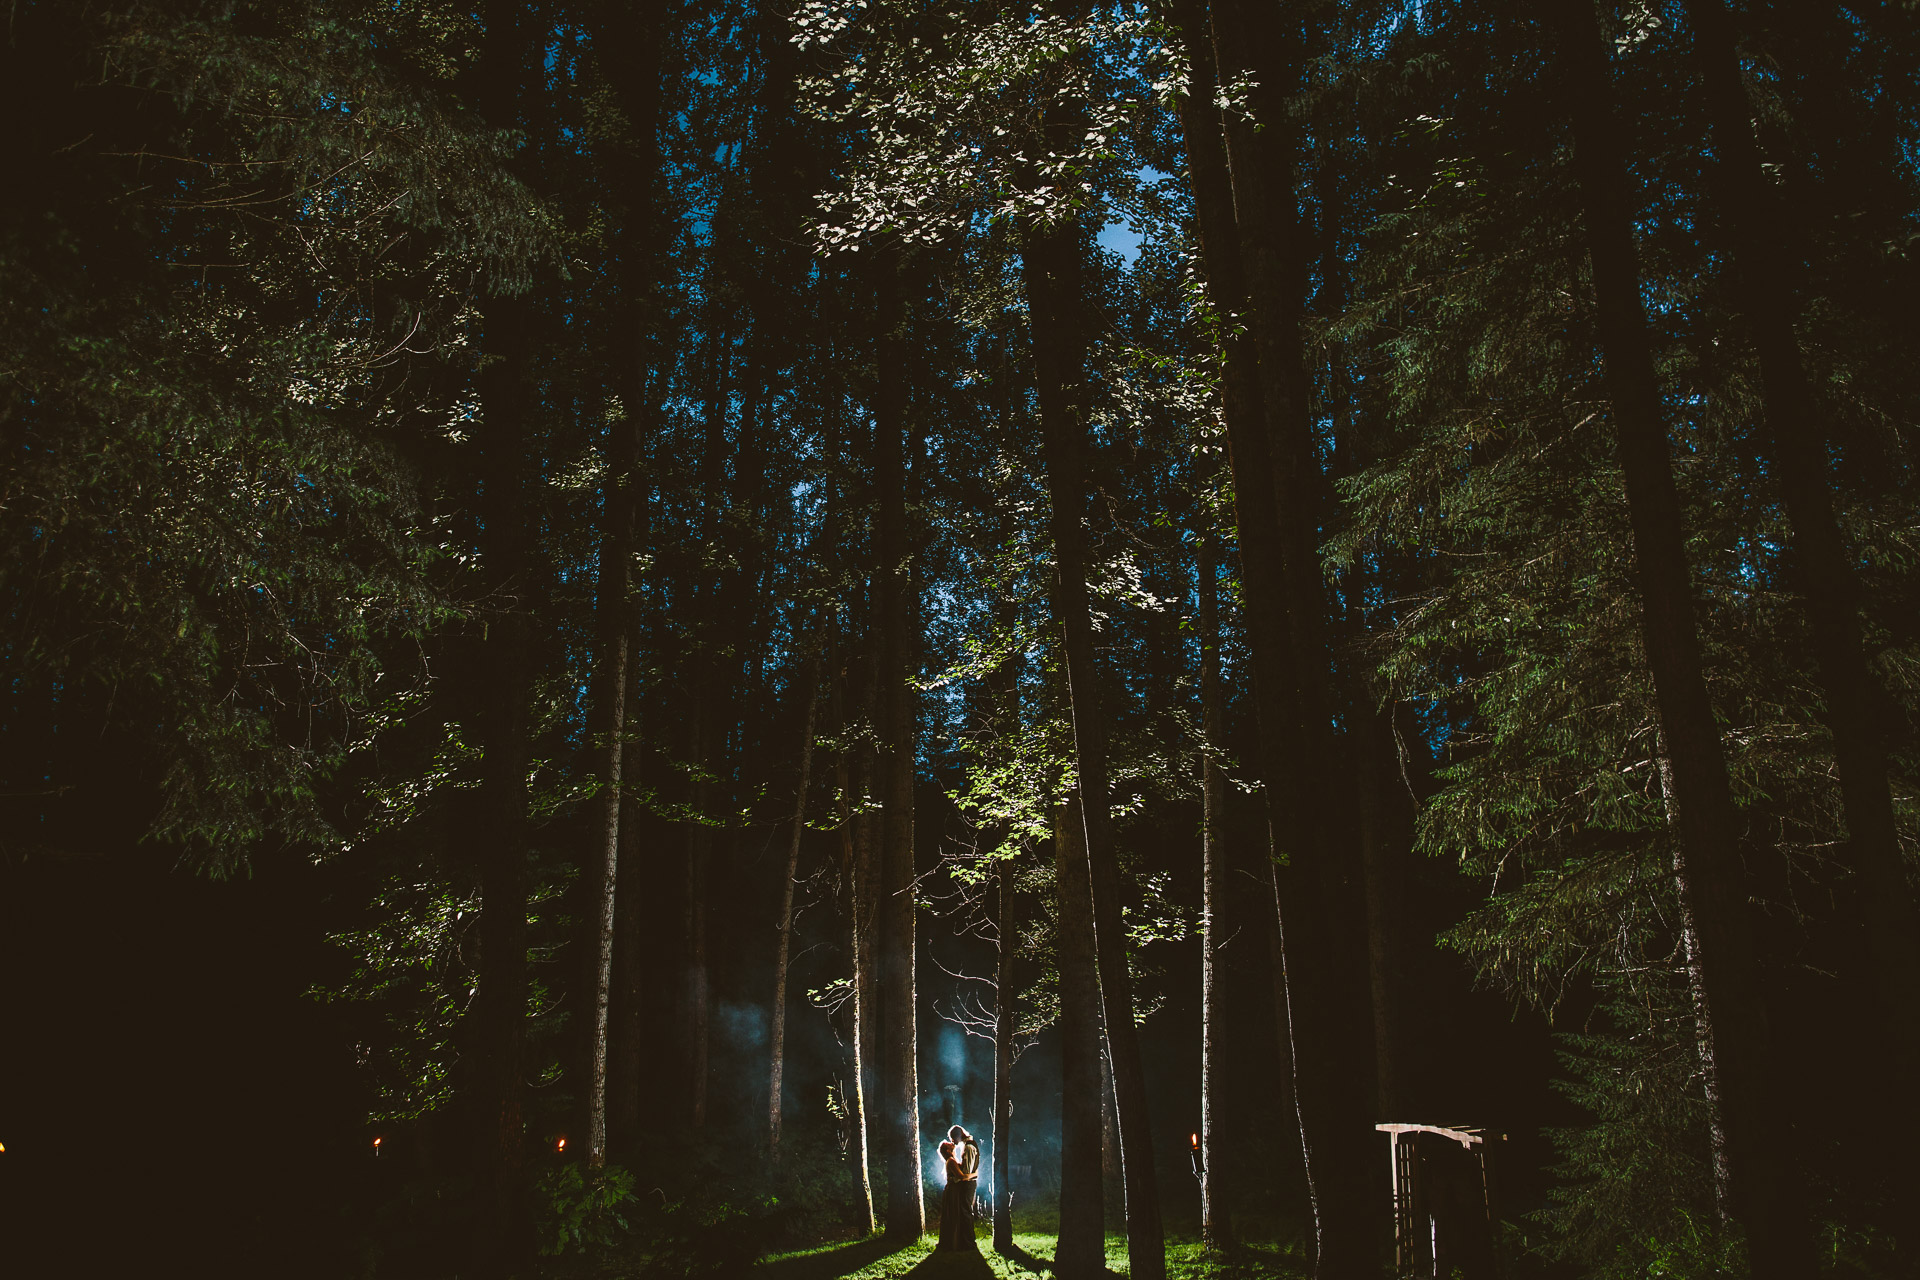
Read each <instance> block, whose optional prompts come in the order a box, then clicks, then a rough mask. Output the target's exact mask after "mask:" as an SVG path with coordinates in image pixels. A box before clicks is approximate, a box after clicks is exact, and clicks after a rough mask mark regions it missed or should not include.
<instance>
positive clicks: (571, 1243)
mask: <svg viewBox="0 0 1920 1280" xmlns="http://www.w3.org/2000/svg"><path fill="white" fill-rule="evenodd" d="M534 1188H535V1193H536V1197H537V1200H538V1204H539V1211H538V1215H537V1217H536V1219H535V1224H536V1229H537V1230H538V1231H539V1233H540V1252H541V1253H543V1254H545V1255H547V1256H548V1257H553V1256H556V1255H559V1254H563V1253H566V1252H568V1251H569V1250H573V1249H594V1248H599V1247H603V1246H606V1245H610V1244H612V1243H613V1242H614V1241H615V1240H617V1239H618V1238H619V1233H621V1232H624V1231H625V1230H626V1228H627V1218H628V1216H629V1215H630V1214H631V1212H632V1210H631V1209H630V1208H629V1206H631V1205H632V1204H634V1202H635V1200H634V1191H633V1188H634V1179H633V1175H632V1174H631V1173H629V1172H628V1171H627V1170H625V1169H622V1168H621V1167H620V1166H619V1165H608V1166H607V1167H606V1168H604V1169H602V1170H600V1171H599V1172H598V1173H589V1172H587V1171H586V1169H585V1168H584V1167H583V1166H581V1165H580V1164H579V1163H578V1162H576V1161H568V1162H567V1163H565V1164H562V1165H560V1166H559V1167H558V1168H553V1169H547V1170H543V1171H542V1172H541V1173H540V1175H539V1177H538V1178H537V1179H536V1180H535V1183H534Z"/></svg>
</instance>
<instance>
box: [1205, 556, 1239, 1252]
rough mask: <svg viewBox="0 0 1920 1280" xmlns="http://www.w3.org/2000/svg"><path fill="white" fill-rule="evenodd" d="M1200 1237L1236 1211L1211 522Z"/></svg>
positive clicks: (1216, 1241)
mask: <svg viewBox="0 0 1920 1280" xmlns="http://www.w3.org/2000/svg"><path fill="white" fill-rule="evenodd" d="M1198 568H1199V579H1200V722H1201V732H1202V733H1203V735H1204V736H1205V739H1206V740H1205V742H1203V743H1202V744H1201V755H1200V801H1201V810H1200V860H1201V874H1200V880H1201V905H1200V1239H1201V1242H1202V1243H1203V1244H1204V1245H1205V1246H1206V1247H1207V1248H1209V1249H1222V1248H1225V1247H1226V1246H1227V1245H1230V1244H1232V1243H1233V1219H1232V1216H1231V1215H1230V1214H1229V1213H1228V1211H1227V1207H1226V1206H1225V1205H1224V1204H1222V1203H1221V1202H1220V1196H1219V1190H1220V1188H1219V1184H1218V1183H1216V1182H1215V1181H1214V1170H1215V1169H1216V1168H1218V1167H1219V1157H1220V1154H1221V1148H1222V1146H1223V1145H1224V1144H1223V1142H1222V1138H1223V1137H1224V1136H1225V1135H1223V1134H1222V1133H1221V1132H1220V1131H1219V1129H1218V1128H1217V1127H1216V1126H1215V1123H1214V1121H1215V1109H1216V1108H1217V1107H1218V1106H1219V1104H1220V1103H1221V1102H1222V1101H1223V1100H1224V1089H1223V1077H1224V1075H1225V1067H1226V1063H1225V1062H1224V1061H1223V1056H1224V1055H1223V1053H1222V1050H1223V1048H1224V1046H1225V1036H1224V1035H1223V1030H1224V1026H1225V1024H1224V1022H1223V1020H1222V1019H1223V1016H1224V1014H1225V1012H1226V1009H1225V1000H1224V996H1225V992H1224V990H1223V984H1222V982H1221V961H1220V949H1221V948H1222V947H1223V946H1224V945H1225V944H1226V937H1227V936H1231V935H1230V934H1228V933H1227V931H1226V930H1224V929H1223V928H1222V927H1221V926H1222V923H1223V919H1222V918H1223V917H1224V916H1225V914H1226V909H1227V901H1228V897H1229V894H1228V886H1227V875H1228V855H1227V775H1226V771H1225V770H1223V769H1222V768H1221V767H1220V761H1219V757H1218V755H1217V754H1216V753H1217V752H1219V751H1220V750H1221V749H1222V747H1223V746H1224V745H1225V743H1226V737H1227V709H1226V694H1225V690H1224V689H1222V687H1221V683H1220V593H1219V589H1218V583H1217V581H1216V577H1215V573H1216V549H1215V547H1214V541H1213V534H1212V531H1211V530H1208V529H1203V530H1202V531H1201V534H1200V557H1199V566H1198Z"/></svg>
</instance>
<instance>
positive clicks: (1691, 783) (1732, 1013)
mask: <svg viewBox="0 0 1920 1280" xmlns="http://www.w3.org/2000/svg"><path fill="white" fill-rule="evenodd" d="M1563 13H1564V21H1563V23H1562V24H1561V34H1562V39H1563V42H1564V54H1563V57H1564V63H1565V67H1566V71H1567V73H1568V77H1569V86H1568V87H1569V97H1570V99H1571V103H1572V111H1573V125H1574V166H1575V171H1576V173H1577V175H1578V178H1579V182H1580V189H1581V193H1582V195H1583V197H1584V200H1585V206H1586V229H1587V243H1588V250H1589V253H1590V254H1591V256H1592V262H1593V281H1594V291H1595V294H1596V297H1597V300H1598V303H1599V320H1600V344H1601V349H1602V353H1603V356H1604V359H1605V370H1606V380H1607V387H1608V392H1609V395H1610V398H1611V399H1612V402H1613V413H1614V420H1615V431H1616V434H1617V437H1618V443H1619V451H1620V464H1621V470H1622V472H1623V473H1624V476H1625V480H1626V490H1627V504H1628V511H1629V517H1630V520H1631V524H1632V529H1633V553H1634V569H1635V576H1636V579H1637V581H1638V584H1639V588H1640V595H1641V608H1642V615H1641V635H1642V640H1643V643H1644V644H1645V646H1646V653H1647V664H1648V666H1649V667H1650V668H1651V669H1652V674H1653V687H1654V697H1655V701H1656V704H1657V706H1658V709H1659V719H1660V734H1661V739H1662V741H1663V743H1664V744H1665V746H1666V749H1667V754H1668V759H1669V761H1670V772H1671V794H1670V808H1671V811H1672V814H1673V819H1674V822H1675V825H1676V826H1677V828H1678V839H1676V840H1675V841H1674V880H1675V883H1676V886H1677V888H1678V890H1679V896H1680V906H1681V913H1682V919H1683V924H1684V927H1685V928H1686V930H1687V932H1688V933H1689V934H1690V936H1691V942H1692V945H1691V946H1690V948H1689V962H1688V969H1689V976H1690V978H1691V980H1692V983H1693V988H1694V993H1695V1003H1696V1008H1697V1009H1698V1011H1699V1016H1700V1018H1701V1020H1702V1024H1703V1026H1702V1034H1703V1041H1702V1048H1703V1051H1704V1054H1705V1057H1704V1060H1703V1062H1702V1069H1703V1073H1704V1075H1705V1078H1706V1082H1707V1090H1708V1105H1709V1110H1710V1112H1711V1113H1712V1116H1713V1145H1714V1148H1715V1158H1716V1160H1721V1161H1724V1164H1725V1168H1726V1172H1727V1184H1728V1188H1729V1191H1730V1195H1731V1200H1732V1205H1733V1211H1734V1216H1735V1217H1736V1218H1737V1219H1738V1220H1739V1221H1740V1224H1741V1225H1742V1226H1743V1227H1744V1228H1745V1230H1746V1233H1747V1241H1748V1256H1749V1258H1750V1259H1751V1264H1752V1267H1753V1274H1754V1275H1755V1277H1756V1278H1757V1280H1773V1278H1774V1277H1780V1278H1781V1280H1785V1278H1786V1277H1789V1276H1806V1275H1811V1274H1813V1271H1814V1265H1813V1258H1812V1250H1811V1246H1810V1242H1809V1240H1808V1237H1807V1233H1806V1229H1805V1217H1804V1197H1803V1196H1801V1195H1800V1194H1799V1188H1798V1186H1797V1179H1796V1171H1795V1169H1794V1166H1793V1162H1792V1159H1791V1155H1790V1151H1789V1145H1790V1144H1789V1142H1788V1141H1787V1140H1786V1139H1785V1137H1784V1135H1783V1133H1782V1132H1781V1130H1782V1127H1783V1118H1784V1117H1785V1116H1786V1115H1787V1114H1788V1112H1787V1111H1785V1110H1775V1109H1773V1108H1772V1107H1771V1106H1770V1104H1771V1103H1772V1101H1773V1094H1774V1091H1773V1089H1772V1088H1771V1081H1770V1080H1769V1078H1768V1077H1769V1074H1770V1067H1769V1062H1770V1047H1769V1034H1768V1028H1767V1024H1766V1015H1765V1011H1764V1006H1763V1000H1762V995H1761V988H1760V982H1761V978H1760V973H1759V965H1758V958H1757V957H1756V955H1755V953H1754V942H1753V930H1752V922H1751V920H1750V918H1749V916H1748V910H1747V901H1746V890H1745V875H1744V872H1743V869H1742V867H1741V863H1740V856H1739V850H1738V848H1737V846H1736V844H1735V833H1736V831H1737V829H1738V828H1737V827H1736V825H1735V824H1736V821H1737V819H1736V815H1735V812H1734V807H1733V799H1732V795H1731V792H1730V789H1729V786H1728V782H1727V767H1726V759H1725V757H1724V756H1723V754H1722V752H1721V746H1720V733H1719V729H1718V726H1717V725H1716V723H1715V721H1714V714H1713V706H1712V704H1711V702H1710V701H1709V700H1708V696H1707V686H1706V680H1705V677H1704V674H1703V669H1702V665H1703V664H1702V656H1701V646H1700V638H1699V635H1698V632H1697V631H1696V629H1695V623H1694V616H1693V594H1692V587H1691V584H1690V582H1689V578H1688V566H1687V559H1686V545H1685V535H1684V531H1683V529H1682V524H1681V510H1680V497H1679V493H1678V490H1677V489H1676V487H1675V485H1674V479H1673V465H1672V460H1671V458H1670V456H1669V452H1668V450H1669V445H1668V440H1667V432H1666V426H1665V423H1664V422H1663V420H1662V416H1661V406H1660V392H1659V386H1658V383H1657V382H1656V380H1655V375H1654V368H1653V353H1652V349H1651V346H1650V343H1649V339H1648V335H1647V328H1646V316H1645V313H1644V311H1643V309H1642V303H1641V298H1640V278H1639V269H1638V266H1637V264H1636V262H1635V257H1634V247H1633V230H1632V212H1631V209H1630V206H1629V204H1628V201H1627V193H1628V192H1629V191H1630V190H1631V189H1632V188H1631V186H1630V180H1629V176H1628V173H1627V167H1626V161H1625V157H1624V155H1623V154H1622V151H1621V146H1620V141H1619V126H1618V124H1617V122H1616V120H1615V119H1614V112H1613V108H1612V105H1611V96H1610V95H1611V86H1610V85H1609V83H1608V69H1607V63H1606V52H1605V46H1604V45H1603V44H1602V43H1601V35H1600V32H1599V29H1598V27H1597V25H1596V23H1595V21H1594V13H1593V9H1592V7H1591V6H1590V5H1588V4H1586V3H1581V4H1575V5H1569V6H1566V8H1565V10H1564V11H1563Z"/></svg>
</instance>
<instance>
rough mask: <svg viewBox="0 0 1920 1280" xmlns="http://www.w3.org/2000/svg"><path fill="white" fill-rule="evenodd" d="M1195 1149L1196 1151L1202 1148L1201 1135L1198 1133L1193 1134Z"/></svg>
mask: <svg viewBox="0 0 1920 1280" xmlns="http://www.w3.org/2000/svg"><path fill="white" fill-rule="evenodd" d="M1193 1149H1194V1150H1195V1151H1198V1150H1199V1149H1200V1135H1199V1134H1197V1133H1196V1134H1194V1135H1193Z"/></svg>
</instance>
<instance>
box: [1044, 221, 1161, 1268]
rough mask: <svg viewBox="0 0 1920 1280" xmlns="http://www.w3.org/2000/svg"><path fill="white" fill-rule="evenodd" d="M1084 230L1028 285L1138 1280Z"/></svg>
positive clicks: (1138, 1181) (1133, 1120)
mask: <svg viewBox="0 0 1920 1280" xmlns="http://www.w3.org/2000/svg"><path fill="white" fill-rule="evenodd" d="M1084 238H1085V233H1084V228H1082V227H1080V225H1079V224H1078V223H1071V224H1068V225H1067V226H1064V227H1057V228H1047V229H1038V228H1036V229H1033V230H1030V231H1029V232H1028V235H1027V243H1026V246H1025V250H1024V252H1023V255H1022V257H1023V266H1022V275H1023V278H1024V280H1025V283H1026V289H1027V309H1028V318H1029V321H1030V325H1031V334H1030V338H1031V341H1032V344H1033V361H1034V380H1035V389H1036V391H1037V392H1038V398H1039V401H1040V418H1041V427H1042V431H1043V433H1044V434H1045V437H1046V460H1047V490H1048V494H1049V497H1050V500H1051V503H1052V506H1053V541H1054V564H1055V573H1054V582H1053V611H1054V616H1055V618H1056V619H1057V620H1058V623H1059V625H1060V627H1061V628H1062V630H1063V632H1064V641H1065V648H1066V659H1067V685H1068V689H1069V692H1070V696H1071V699H1072V712H1073V743H1074V764H1075V768H1076V770H1077V772H1078V774H1079V779H1080V796H1081V805H1080V808H1081V817H1082V819H1083V820H1084V821H1085V823H1086V828H1087V859H1088V862H1089V864H1090V866H1091V868H1092V875H1093V918H1094V940H1095V950H1096V955H1097V958H1098V960H1099V963H1100V991H1101V997H1102V1001H1103V1004H1104V1007H1105V1013H1106V1028H1107V1046H1108V1049H1109V1051H1110V1053H1111V1055H1112V1061H1113V1074H1114V1095H1115V1103H1116V1110H1117V1112H1118V1123H1119V1128H1120V1148H1121V1165H1122V1172H1123V1176H1124V1181H1125V1184H1126V1201H1127V1265H1128V1268H1129V1273H1130V1274H1131V1275H1132V1276H1134V1277H1135V1278H1136V1280H1161V1277H1163V1276H1164V1275H1165V1274H1166V1268H1167V1262H1166V1237H1165V1232H1164V1231H1163V1229H1162V1227H1161V1224H1160V1197H1159V1192H1158V1190H1157V1188H1156V1187H1155V1184H1154V1183H1155V1180H1154V1168H1153V1133H1152V1131H1151V1129H1150V1128H1149V1127H1148V1120H1147V1085H1146V1074H1145V1070H1144V1068H1143V1066H1142V1065H1141V1061H1140V1041H1139V1036H1138V1032H1137V1029H1136V1028H1135V1027H1134V1023H1133V980H1132V978H1131V976H1130V975H1129V974H1128V972H1127V938H1126V930H1125V925H1124V923H1123V921H1122V918H1121V912H1120V870H1119V865H1118V862H1117V860H1116V859H1115V856H1114V848H1113V824H1112V817H1111V813H1110V805H1111V791H1110V788H1109V787H1108V782H1107V728H1106V722H1105V720H1104V718H1103V716H1104V713H1103V711H1102V709H1101V700H1100V690H1099V683H1100V676H1099V671H1098V669H1097V667H1096V665H1095V662H1094V656H1093V612H1092V608H1093V606H1092V602H1091V600H1090V599H1089V596H1088V592H1087V549H1086V534H1085V531H1084V530H1083V529H1082V527H1081V518H1082V514H1083V512H1084V510H1085V506H1086V476H1085V468H1084V462H1083V459H1082V454H1083V452H1084V449H1085V445H1086V432H1087V424H1086V421H1085V410H1084V405H1083V404H1082V402H1081V400H1082V394H1081V380H1082V378H1083V377H1084V376H1085V366H1086V339H1085V336H1084V331H1085V325H1084V323H1083V321H1082V319H1081V317H1080V314H1079V311H1080V308H1081V307H1082V305H1083V302H1082V288H1083V281H1082V258H1083V256H1084V253H1085V246H1084V244H1083V241H1084Z"/></svg>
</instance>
